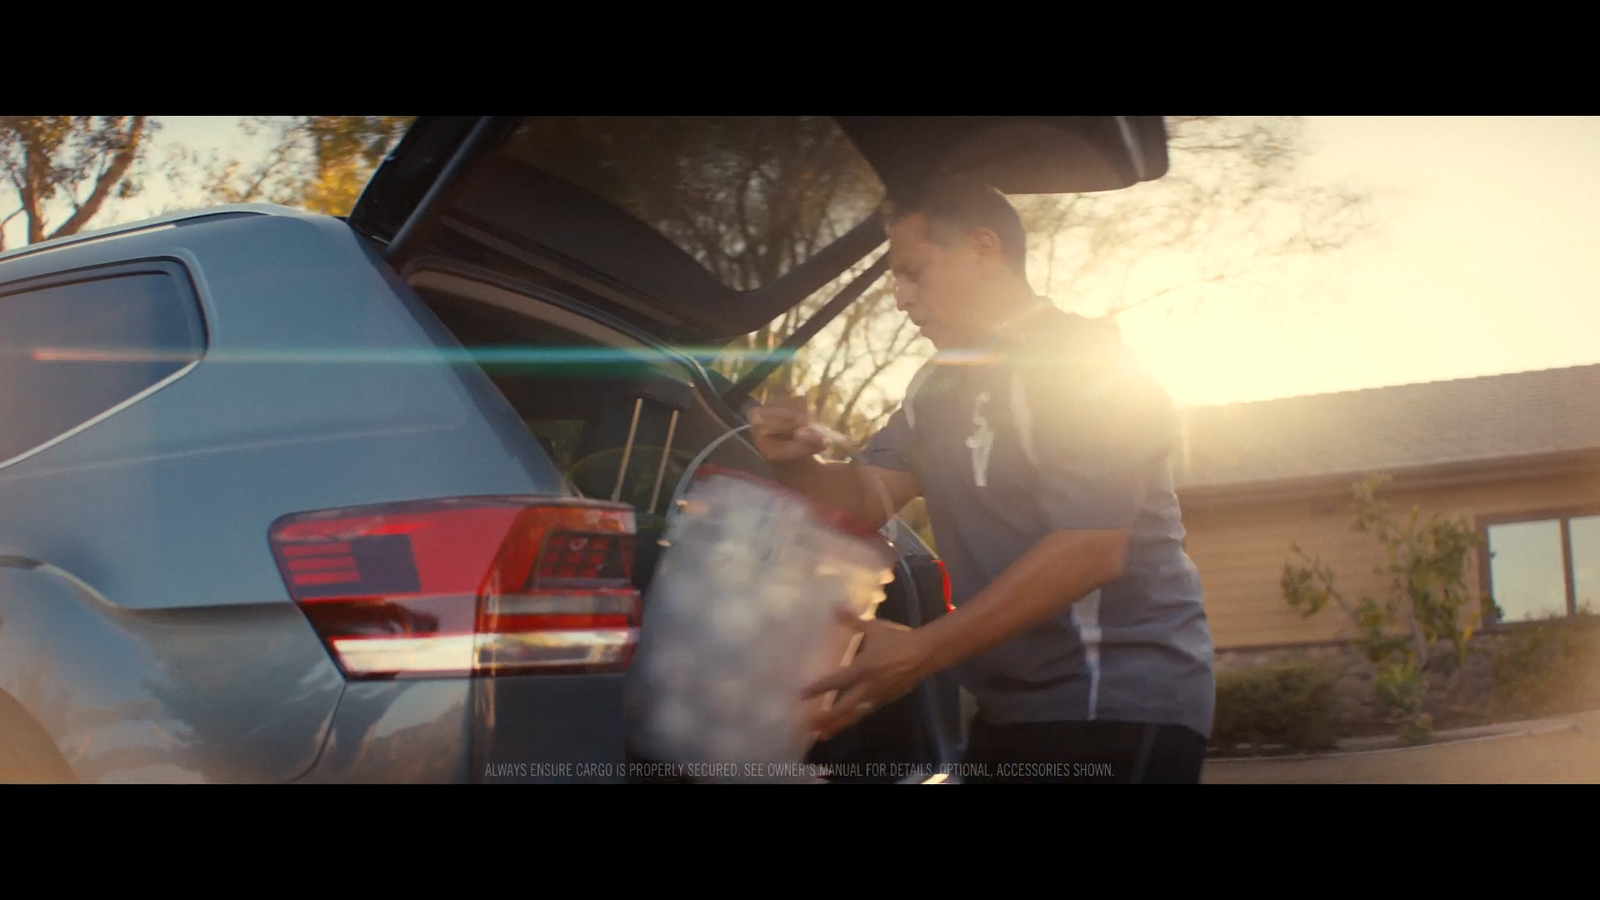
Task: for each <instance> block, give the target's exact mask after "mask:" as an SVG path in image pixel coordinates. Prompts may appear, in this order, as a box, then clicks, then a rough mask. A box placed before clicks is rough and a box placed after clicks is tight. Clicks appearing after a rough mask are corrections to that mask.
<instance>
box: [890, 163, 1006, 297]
mask: <svg viewBox="0 0 1600 900" xmlns="http://www.w3.org/2000/svg"><path fill="white" fill-rule="evenodd" d="M882 213H883V222H884V225H885V226H891V225H894V224H895V223H896V222H899V221H900V220H901V219H904V218H905V217H906V216H910V215H915V214H917V213H921V214H922V215H924V216H926V217H927V218H928V223H929V225H931V226H940V225H942V226H946V228H950V227H953V228H955V229H957V230H959V231H960V232H961V233H963V234H964V233H965V232H966V231H967V230H968V229H972V228H987V229H989V230H990V231H993V232H994V233H995V234H996V235H999V237H1000V252H1001V254H1003V255H1004V257H1005V261H1006V264H1007V265H1009V266H1010V267H1011V268H1012V270H1013V271H1015V272H1016V273H1017V275H1018V276H1020V277H1022V278H1027V276H1028V234H1027V232H1026V231H1025V230H1024V229H1023V227H1022V217H1021V216H1019V215H1017V210H1016V208H1015V207H1013V206H1012V205H1011V201H1009V200H1007V199H1006V196H1005V194H1002V193H1000V192H999V191H997V190H995V189H994V188H992V187H990V186H989V185H988V184H985V183H984V182H982V181H978V180H976V179H973V178H968V177H964V176H960V175H944V176H940V177H937V178H935V179H933V180H932V181H930V182H929V183H928V184H927V185H926V186H925V187H924V188H923V189H922V190H920V191H918V192H916V193H914V194H909V195H905V196H901V197H892V198H890V199H889V200H887V201H885V202H884V204H883V209H882ZM940 230H942V229H940ZM945 234H946V235H948V234H949V232H948V231H945Z"/></svg>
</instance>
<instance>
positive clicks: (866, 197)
mask: <svg viewBox="0 0 1600 900" xmlns="http://www.w3.org/2000/svg"><path fill="white" fill-rule="evenodd" d="M502 152H503V153H504V154H505V155H506V156H508V157H510V158H512V159H515V160H517V161H518V162H521V163H523V164H526V165H531V166H534V167H536V168H538V169H540V170H541V171H544V172H546V173H548V174H550V175H554V176H556V177H558V178H560V179H562V180H564V181H567V182H569V183H571V184H573V185H576V186H577V187H580V188H583V189H585V190H587V191H589V192H591V193H594V194H597V195H599V196H600V197H602V198H603V199H605V200H606V201H608V202H609V203H611V204H612V205H614V206H617V207H618V208H620V209H622V210H624V211H626V212H627V213H629V214H630V215H632V216H633V217H634V218H637V219H639V220H640V221H642V222H644V223H646V224H647V225H649V226H650V227H652V228H654V229H655V230H656V231H657V232H659V233H660V234H662V235H664V236H666V237H667V238H669V239H671V240H672V241H673V243H675V244H677V245H678V246H679V247H680V248H682V249H683V250H684V251H685V252H686V253H687V254H689V255H690V256H691V257H693V258H694V259H695V260H696V261H698V262H699V263H700V265H701V266H703V267H705V268H706V270H708V271H709V272H711V273H712V274H713V275H715V276H716V277H717V279H718V280H720V281H721V282H722V283H723V284H725V285H727V286H728V287H730V288H733V289H735V290H754V289H756V288H760V287H763V286H765V285H768V284H771V283H772V282H773V281H775V280H777V279H778V278H779V277H781V276H782V275H784V274H785V273H786V272H788V271H789V270H790V269H792V268H794V267H795V266H796V265H798V264H799V263H801V262H804V261H805V259H806V258H807V257H809V256H811V255H812V254H814V253H816V252H817V251H818V250H820V249H822V248H823V247H826V246H827V245H828V244H829V243H831V242H832V241H833V240H834V239H836V238H837V237H839V236H840V235H842V234H843V233H844V232H846V231H848V230H849V229H850V228H852V227H854V226H856V225H859V224H860V223H861V222H863V221H865V220H866V218H867V217H868V216H870V215H871V214H872V212H873V210H874V209H875V208H876V206H877V204H878V203H879V202H880V201H881V199H882V196H883V187H882V185H881V184H880V183H879V182H878V179H877V176H876V174H875V173H874V172H873V171H872V167H871V166H870V165H868V164H867V162H866V160H865V159H863V158H862V157H861V155H860V153H859V152H858V151H857V150H856V148H855V145H854V144H853V143H851V142H850V139H849V138H848V137H846V136H845V135H844V133H843V132H842V131H840V130H839V127H838V125H837V124H836V123H835V122H834V121H833V119H832V118H830V117H827V116H727V117H718V116H611V117H606V116H571V117H566V116H562V117H553V116H552V117H542V116H541V117H529V118H528V119H527V120H526V121H524V123H523V124H522V126H521V127H520V128H519V129H518V130H517V132H516V134H515V135H514V136H513V137H512V138H511V139H510V141H509V142H508V143H507V145H506V146H505V147H504V148H503V150H502Z"/></svg>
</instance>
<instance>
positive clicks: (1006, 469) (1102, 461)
mask: <svg viewBox="0 0 1600 900" xmlns="http://www.w3.org/2000/svg"><path fill="white" fill-rule="evenodd" d="M885 219H886V224H887V227H888V231H889V253H890V259H891V272H892V274H893V277H894V279H895V291H896V305H897V306H898V308H899V309H900V310H902V311H903V312H905V313H906V314H907V315H909V316H910V318H911V320H912V322H913V323H914V324H916V326H917V327H918V328H919V329H921V331H922V333H923V335H924V336H926V337H927V338H928V339H929V340H930V341H931V342H932V343H933V344H934V345H935V347H936V348H937V350H938V351H939V353H938V355H937V356H936V357H935V359H934V360H933V361H932V362H931V363H930V364H929V365H928V366H926V367H924V369H923V370H922V371H921V372H919V373H918V374H917V376H916V377H915V378H914V379H913V381H912V385H911V389H910V390H909V391H908V395H907V397H906V400H905V401H904V402H903V403H902V405H901V408H900V409H898V410H897V411H896V412H895V413H894V415H893V416H892V417H891V418H890V420H889V422H888V424H887V425H886V426H885V428H884V429H883V430H882V431H881V432H879V433H878V434H877V435H876V436H875V437H874V439H873V440H872V441H871V443H870V445H869V446H868V447H867V448H866V450H865V451H864V453H863V454H862V456H863V457H864V459H865V460H866V462H864V463H863V462H859V461H858V462H857V463H825V462H823V461H821V460H819V459H818V458H817V454H818V453H819V452H820V451H821V450H822V449H823V446H824V445H823V442H822V440H821V439H820V438H819V437H817V436H816V435H815V434H814V433H812V432H811V431H809V430H807V428H806V426H807V425H808V424H809V419H808V418H807V416H806V413H805V409H804V405H803V404H798V405H795V404H781V405H778V404H775V405H772V406H768V407H764V408H762V409H759V410H757V411H756V413H755V415H754V416H753V424H754V428H753V429H752V434H753V437H754V441H755V443H756V446H757V449H758V450H760V452H761V453H762V454H763V456H765V457H766V458H767V459H768V460H769V461H770V462H771V464H772V467H773V469H774V471H775V472H776V473H777V475H778V478H779V480H780V481H782V482H783V483H784V484H785V485H787V486H789V487H791V488H794V489H796V490H800V491H802V492H804V493H806V494H808V495H810V496H811V497H813V498H814V499H816V500H818V501H820V502H823V503H826V504H829V505H832V506H834V507H836V508H838V509H840V510H842V511H844V512H846V513H849V514H851V515H853V516H855V517H856V518H858V519H861V520H863V521H866V522H871V523H875V524H881V523H882V522H883V521H884V513H883V511H882V503H881V501H880V500H879V499H878V498H880V496H881V495H880V493H879V492H878V489H877V486H876V485H874V484H873V481H874V480H876V481H877V482H878V483H879V484H881V485H882V486H883V488H885V489H886V490H887V491H888V493H889V494H890V496H891V499H892V502H893V504H894V506H895V508H897V509H898V508H900V507H903V506H904V504H905V503H907V502H909V501H910V500H911V499H913V498H914V497H917V496H922V497H924V498H925V499H926V502H927V506H928V513H929V517H930V519H931V520H932V523H933V529H934V537H935V540H936V541H937V542H938V546H939V551H940V555H941V556H942V557H943V559H944V561H945V564H946V567H947V569H948V571H949V575H950V584H951V590H952V599H953V601H954V604H955V607H956V609H955V612H953V613H951V614H948V615H946V616H944V617H942V618H940V619H938V620H936V621H934V622H932V623H929V624H927V625H925V626H923V627H921V628H917V629H907V628H904V627H903V626H899V625H896V624H894V623H890V622H886V621H873V622H860V621H856V622H855V623H854V627H857V628H860V629H861V630H863V631H865V633H866V636H865V640H864V641H863V644H862V647H861V651H860V653H859V654H858V655H857V657H856V660H855V662H854V663H853V664H852V665H851V666H850V667H848V668H845V669H841V670H840V671H839V672H838V673H836V674H834V675H832V676H830V677H828V678H825V679H823V680H821V681H819V682H818V683H816V684H814V685H812V686H811V688H810V689H809V690H808V696H816V695H818V694H822V693H826V692H829V691H835V690H837V691H839V695H838V697H837V700H836V702H835V703H834V705H833V706H832V708H831V710H830V711H829V712H828V713H826V714H824V716H823V717H822V718H821V719H819V720H818V721H817V722H816V728H817V731H818V734H819V736H820V737H823V738H827V737H830V736H832V735H833V734H836V733H837V732H838V731H839V730H841V729H843V728H845V727H848V726H849V725H851V724H853V723H854V722H856V721H858V720H859V719H860V718H862V717H863V716H865V715H868V714H870V712H871V711H872V710H873V709H875V708H878V707H881V706H882V705H884V704H885V703H888V702H890V701H893V700H895V699H896V698H898V697H900V696H902V695H904V694H905V693H907V692H909V691H910V690H911V689H913V688H914V687H916V685H917V684H918V683H919V682H921V681H922V680H923V679H925V678H927V677H929V676H930V675H933V674H934V673H936V672H939V671H941V670H944V669H946V668H952V667H953V668H954V669H955V671H956V672H957V673H958V674H959V677H960V680H961V682H962V683H963V685H964V686H965V687H966V689H967V690H968V691H969V692H970V693H971V694H972V695H973V696H974V697H975V698H976V700H977V704H978V712H977V717H976V719H975V721H974V723H973V728H972V733H971V737H970V740H969V742H968V755H967V759H966V762H967V763H969V764H970V765H968V766H966V767H965V775H964V780H966V781H967V782H968V783H973V782H982V781H984V780H986V778H985V772H984V770H987V772H986V774H987V779H991V780H1002V781H1005V780H1021V781H1037V780H1047V781H1049V780H1057V781H1111V782H1128V783H1137V782H1167V783H1198V782H1199V780H1200V770H1201V767H1202V764H1203V762H1204V756H1205V745H1206V740H1207V738H1208V737H1209V735H1210V731H1211V725H1212V715H1213V709H1214V704H1215V694H1216V689H1215V682H1214V677H1213V672H1212V643H1211V635H1210V629H1209V625H1208V623H1207V620H1206V614H1205V609H1204V607H1203V605H1202V603H1201V592H1200V582H1199V576H1198V573H1197V572H1196V570H1195V567H1194V565H1193V563H1192V562H1191V561H1190V560H1189V558H1188V556H1187V555H1186V554H1185V553H1184V550H1183V538H1184V530H1183V525H1182V523H1181V520H1180V516H1179V511H1178V504H1177V500H1176V497H1175V495H1174V492H1173V487H1172V478H1171V472H1170V466H1169V463H1168V454H1169V453H1170V451H1171V449H1172V447H1173V444H1174V438H1175V435H1176V432H1177V427H1176V414H1175V412H1174V410H1173V407H1172V404H1171V402H1170V400H1169V399H1168V397H1167V395H1166V393H1165V392H1164V391H1163V390H1162V389H1161V387H1160V386H1159V385H1158V384H1157V383H1156V382H1155V381H1154V380H1153V379H1151V378H1150V377H1149V376H1148V375H1146V374H1145V373H1144V372H1142V371H1141V370H1140V369H1139V368H1138V366H1137V365H1136V364H1135V362H1134V360H1133V358H1132V354H1131V353H1130V352H1129V351H1128V350H1127V349H1126V348H1125V346H1124V345H1123V344H1122V341H1121V339H1120V336H1119V335H1118V334H1117V332H1116V330H1115V329H1114V327H1112V326H1111V325H1110V324H1109V323H1105V322H1101V321H1096V320H1090V319H1086V318H1083V317H1080V316H1076V315H1072V314H1069V313H1065V312H1063V311H1060V310H1058V309H1056V308H1055V307H1054V306H1052V305H1051V304H1050V303H1049V302H1048V301H1046V300H1044V299H1042V298H1039V297H1038V296H1036V295H1035V294H1034V293H1033V291H1032V290H1031V288H1030V287H1029V284H1028V280H1027V273H1026V266H1025V257H1026V252H1025V251H1026V235H1025V233H1024V230H1023V227H1022V224H1021V220H1020V219H1019V218H1018V216H1017V213H1016V211H1015V210H1014V209H1013V208H1012V207H1011V205H1010V204H1009V203H1008V202H1007V201H1006V199H1005V198H1004V197H1003V196H1002V195H1001V194H1000V193H999V192H997V191H994V190H992V189H990V188H988V187H986V186H984V185H981V184H976V183H972V182H967V181H962V180H959V179H947V180H943V181H940V182H939V183H937V184H935V185H933V186H932V187H930V188H929V189H928V190H927V191H925V192H924V193H923V195H922V196H921V197H919V198H916V199H914V200H913V201H912V202H911V203H909V204H900V205H897V206H891V207H889V208H887V209H886V211H885Z"/></svg>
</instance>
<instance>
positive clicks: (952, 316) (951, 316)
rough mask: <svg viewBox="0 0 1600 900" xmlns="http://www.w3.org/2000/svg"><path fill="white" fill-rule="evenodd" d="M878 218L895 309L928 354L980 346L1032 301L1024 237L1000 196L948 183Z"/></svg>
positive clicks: (979, 186)
mask: <svg viewBox="0 0 1600 900" xmlns="http://www.w3.org/2000/svg"><path fill="white" fill-rule="evenodd" d="M883 213H884V223H885V225H886V227H887V228H888V231H889V255H890V267H891V268H890V271H891V273H892V274H893V277H894V280H895V305H896V306H897V307H899V308H900V309H901V310H903V311H904V312H906V313H907V314H908V315H909V316H910V317H911V320H912V322H914V323H915V324H916V326H917V327H918V328H920V329H921V330H922V333H923V335H924V336H926V337H927V338H928V339H929V340H930V341H932V342H933V344H934V346H936V347H940V348H948V347H957V346H963V345H967V344H970V343H972V342H975V341H977V340H979V339H981V337H982V335H983V334H984V333H985V332H986V331H987V330H988V329H989V327H991V326H992V325H993V324H994V323H995V322H996V321H997V320H998V319H1000V318H1002V317H1004V316H1005V315H1008V314H1009V313H1011V312H1012V311H1013V310H1014V309H1015V308H1016V306H1018V305H1019V304H1021V303H1023V302H1025V301H1026V299H1027V298H1029V297H1031V295H1032V292H1031V291H1030V289H1029V287H1028V279H1027V235H1026V234H1025V233H1024V231H1023V229H1022V220H1021V218H1019V217H1018V216H1017V211H1016V210H1015V209H1013V208H1012V206H1011V204H1010V203H1009V202H1008V201H1007V200H1006V198H1005V196H1004V195H1003V194H1001V193H1000V192H999V191H996V190H995V189H993V188H991V187H989V186H988V185H985V184H983V183H982V182H978V181H972V180H968V179H963V178H957V177H948V178H943V179H940V180H938V181H936V182H934V183H933V184H931V185H930V186H929V187H928V188H927V189H926V190H924V191H923V192H922V193H921V194H919V195H917V196H915V197H912V198H909V199H902V200H900V201H898V202H892V203H889V204H885V208H884V211H883Z"/></svg>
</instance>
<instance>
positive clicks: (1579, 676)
mask: <svg viewBox="0 0 1600 900" xmlns="http://www.w3.org/2000/svg"><path fill="white" fill-rule="evenodd" d="M1596 624H1597V623H1596V617H1595V616H1594V615H1592V614H1587V613H1585V614H1580V615H1579V616H1577V617H1576V618H1575V619H1574V618H1568V617H1566V616H1558V617H1554V618H1549V619H1545V620H1542V621H1534V622H1527V623H1518V624H1516V625H1513V626H1510V627H1508V628H1506V629H1505V630H1504V633H1503V634H1502V635H1500V636H1499V640H1498V641H1496V643H1495V646H1494V650H1493V652H1492V655H1491V657H1490V661H1489V666H1490V669H1489V671H1490V674H1491V677H1492V678H1493V683H1494V705H1495V707H1496V710H1495V711H1496V712H1497V713H1516V714H1522V715H1532V716H1538V715H1552V714H1561V713H1567V712H1576V711H1579V710H1586V709H1589V708H1593V706H1594V705H1595V704H1597V703H1600V690H1597V689H1596V687H1595V683H1594V682H1595V679H1596V676H1597V675H1600V673H1597V671H1596V670H1597V668H1600V652H1597V651H1600V630H1596V627H1595V626H1596Z"/></svg>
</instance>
